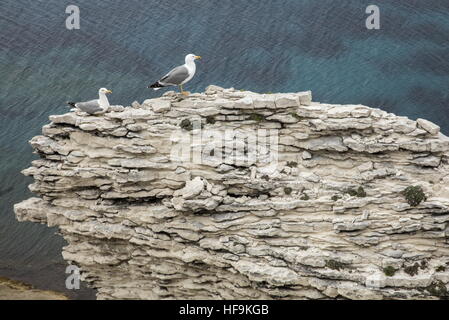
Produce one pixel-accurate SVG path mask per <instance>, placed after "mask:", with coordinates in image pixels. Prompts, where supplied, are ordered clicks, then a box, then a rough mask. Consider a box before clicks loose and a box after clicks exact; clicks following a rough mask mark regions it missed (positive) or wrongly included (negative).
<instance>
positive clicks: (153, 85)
mask: <svg viewBox="0 0 449 320" xmlns="http://www.w3.org/2000/svg"><path fill="white" fill-rule="evenodd" d="M163 87H165V86H164V85H163V84H162V83H160V82H159V81H157V82H155V83H153V84H151V85H149V86H148V88H151V89H153V90H159V89H160V88H163Z"/></svg>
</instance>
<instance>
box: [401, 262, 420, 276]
mask: <svg viewBox="0 0 449 320" xmlns="http://www.w3.org/2000/svg"><path fill="white" fill-rule="evenodd" d="M418 271H419V264H418V263H415V264H414V265H413V266H408V267H405V268H404V272H405V273H406V274H408V275H410V276H412V277H413V276H416V275H417V274H418Z"/></svg>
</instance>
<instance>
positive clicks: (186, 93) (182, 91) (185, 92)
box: [179, 84, 189, 96]
mask: <svg viewBox="0 0 449 320" xmlns="http://www.w3.org/2000/svg"><path fill="white" fill-rule="evenodd" d="M179 88H180V90H181V94H182V95H184V96H188V95H189V93H188V92H187V91H184V89H183V88H182V84H181V85H180V86H179Z"/></svg>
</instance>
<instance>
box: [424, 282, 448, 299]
mask: <svg viewBox="0 0 449 320" xmlns="http://www.w3.org/2000/svg"><path fill="white" fill-rule="evenodd" d="M426 290H427V292H429V293H430V294H431V295H432V296H436V297H440V298H443V297H445V298H447V297H448V292H447V288H446V285H445V284H444V282H443V281H441V280H437V281H435V282H433V283H432V284H431V285H429V286H428V287H426Z"/></svg>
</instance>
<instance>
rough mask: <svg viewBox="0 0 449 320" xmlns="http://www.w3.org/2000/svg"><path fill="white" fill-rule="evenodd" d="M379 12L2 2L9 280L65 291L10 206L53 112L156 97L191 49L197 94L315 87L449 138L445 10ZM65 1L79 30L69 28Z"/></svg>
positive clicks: (1, 268) (293, 4)
mask: <svg viewBox="0 0 449 320" xmlns="http://www.w3.org/2000/svg"><path fill="white" fill-rule="evenodd" d="M375 2H376V4H377V5H378V6H379V7H380V9H381V29H380V30H367V29H366V27H365V19H366V17H367V15H366V14H365V9H366V7H367V6H368V5H369V4H372V3H373V1H371V0H370V1H365V0H353V1H351V0H340V1H332V0H302V1H298V0H277V1H267V0H262V1H261V0H258V1H253V0H250V1H229V0H228V1H226V0H220V1H218V0H189V1H181V0H176V1H170V0H166V1H153V0H146V1H144V0H139V1H138V0H128V1H112V0H102V1H92V0H76V1H70V2H69V1H63V0H41V1H37V0H33V1H31V0H2V1H1V2H0V124H1V127H2V133H3V134H2V135H1V137H0V139H1V143H0V148H1V149H0V152H1V153H0V177H1V184H0V276H1V275H3V276H11V277H15V278H18V279H21V280H26V281H29V282H32V283H34V284H36V285H38V286H40V287H46V288H53V289H58V288H59V289H60V288H62V287H63V286H64V284H63V278H64V274H63V272H64V262H63V261H62V257H61V255H60V252H61V248H62V246H63V245H64V241H63V239H62V238H61V237H59V236H57V235H55V232H56V230H54V229H49V228H47V227H45V226H40V225H37V224H32V223H18V222H16V220H15V218H14V214H13V210H12V206H13V204H14V203H17V202H19V201H21V200H23V199H26V198H27V197H29V196H30V193H29V192H28V191H27V185H28V184H30V183H31V180H30V179H29V178H26V177H24V176H22V175H21V174H20V170H22V169H24V168H26V167H27V166H29V164H30V161H31V160H32V159H35V156H34V155H33V154H32V150H31V147H30V146H29V145H28V143H27V142H28V140H29V139H30V138H32V137H33V136H35V135H37V134H40V132H41V127H42V126H43V125H44V124H46V123H48V116H49V115H51V114H60V113H63V112H66V111H67V108H66V107H65V102H66V101H68V100H75V101H76V100H78V99H81V100H82V99H88V98H93V97H95V95H96V92H97V90H98V88H99V87H107V88H111V89H113V91H114V93H113V95H112V97H111V102H112V103H113V104H123V105H129V104H130V103H131V102H133V101H134V100H138V101H142V100H144V99H147V98H151V97H156V96H158V95H160V94H161V92H162V91H158V92H153V91H149V90H148V89H146V86H147V85H148V84H149V83H150V82H151V81H154V80H157V79H158V77H159V76H161V75H163V74H164V73H165V72H167V71H168V70H169V69H170V68H171V67H174V66H176V65H178V64H181V63H183V57H184V56H185V54H187V53H191V52H192V53H195V54H198V55H201V56H203V60H202V61H201V62H200V63H199V65H198V73H197V75H196V76H195V78H194V79H193V80H192V81H191V82H190V83H189V84H188V86H187V89H188V90H190V91H200V90H203V89H204V88H205V87H206V86H207V85H209V84H217V85H220V86H224V87H235V88H237V89H249V90H253V91H258V92H287V91H302V90H312V91H313V95H314V100H315V101H321V102H331V103H353V104H359V103H360V104H365V105H368V106H371V107H380V108H382V109H384V110H387V111H389V112H394V113H396V114H399V115H404V116H408V117H411V118H413V119H416V118H418V117H421V118H426V119H429V120H431V121H433V122H435V123H437V124H439V125H440V126H441V127H442V131H443V132H444V133H446V134H448V133H449V121H448V120H449V111H448V110H449V90H448V89H449V1H447V0H426V1H424V0H419V1H418V0H391V1H386V0H376V1H375ZM69 4H76V5H78V6H79V8H80V13H81V29H80V30H73V31H69V30H67V29H66V28H65V19H66V17H67V16H68V15H67V14H66V13H65V9H66V6H67V5H69ZM55 277H56V278H55ZM86 295H87V296H88V295H89V293H86Z"/></svg>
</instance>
